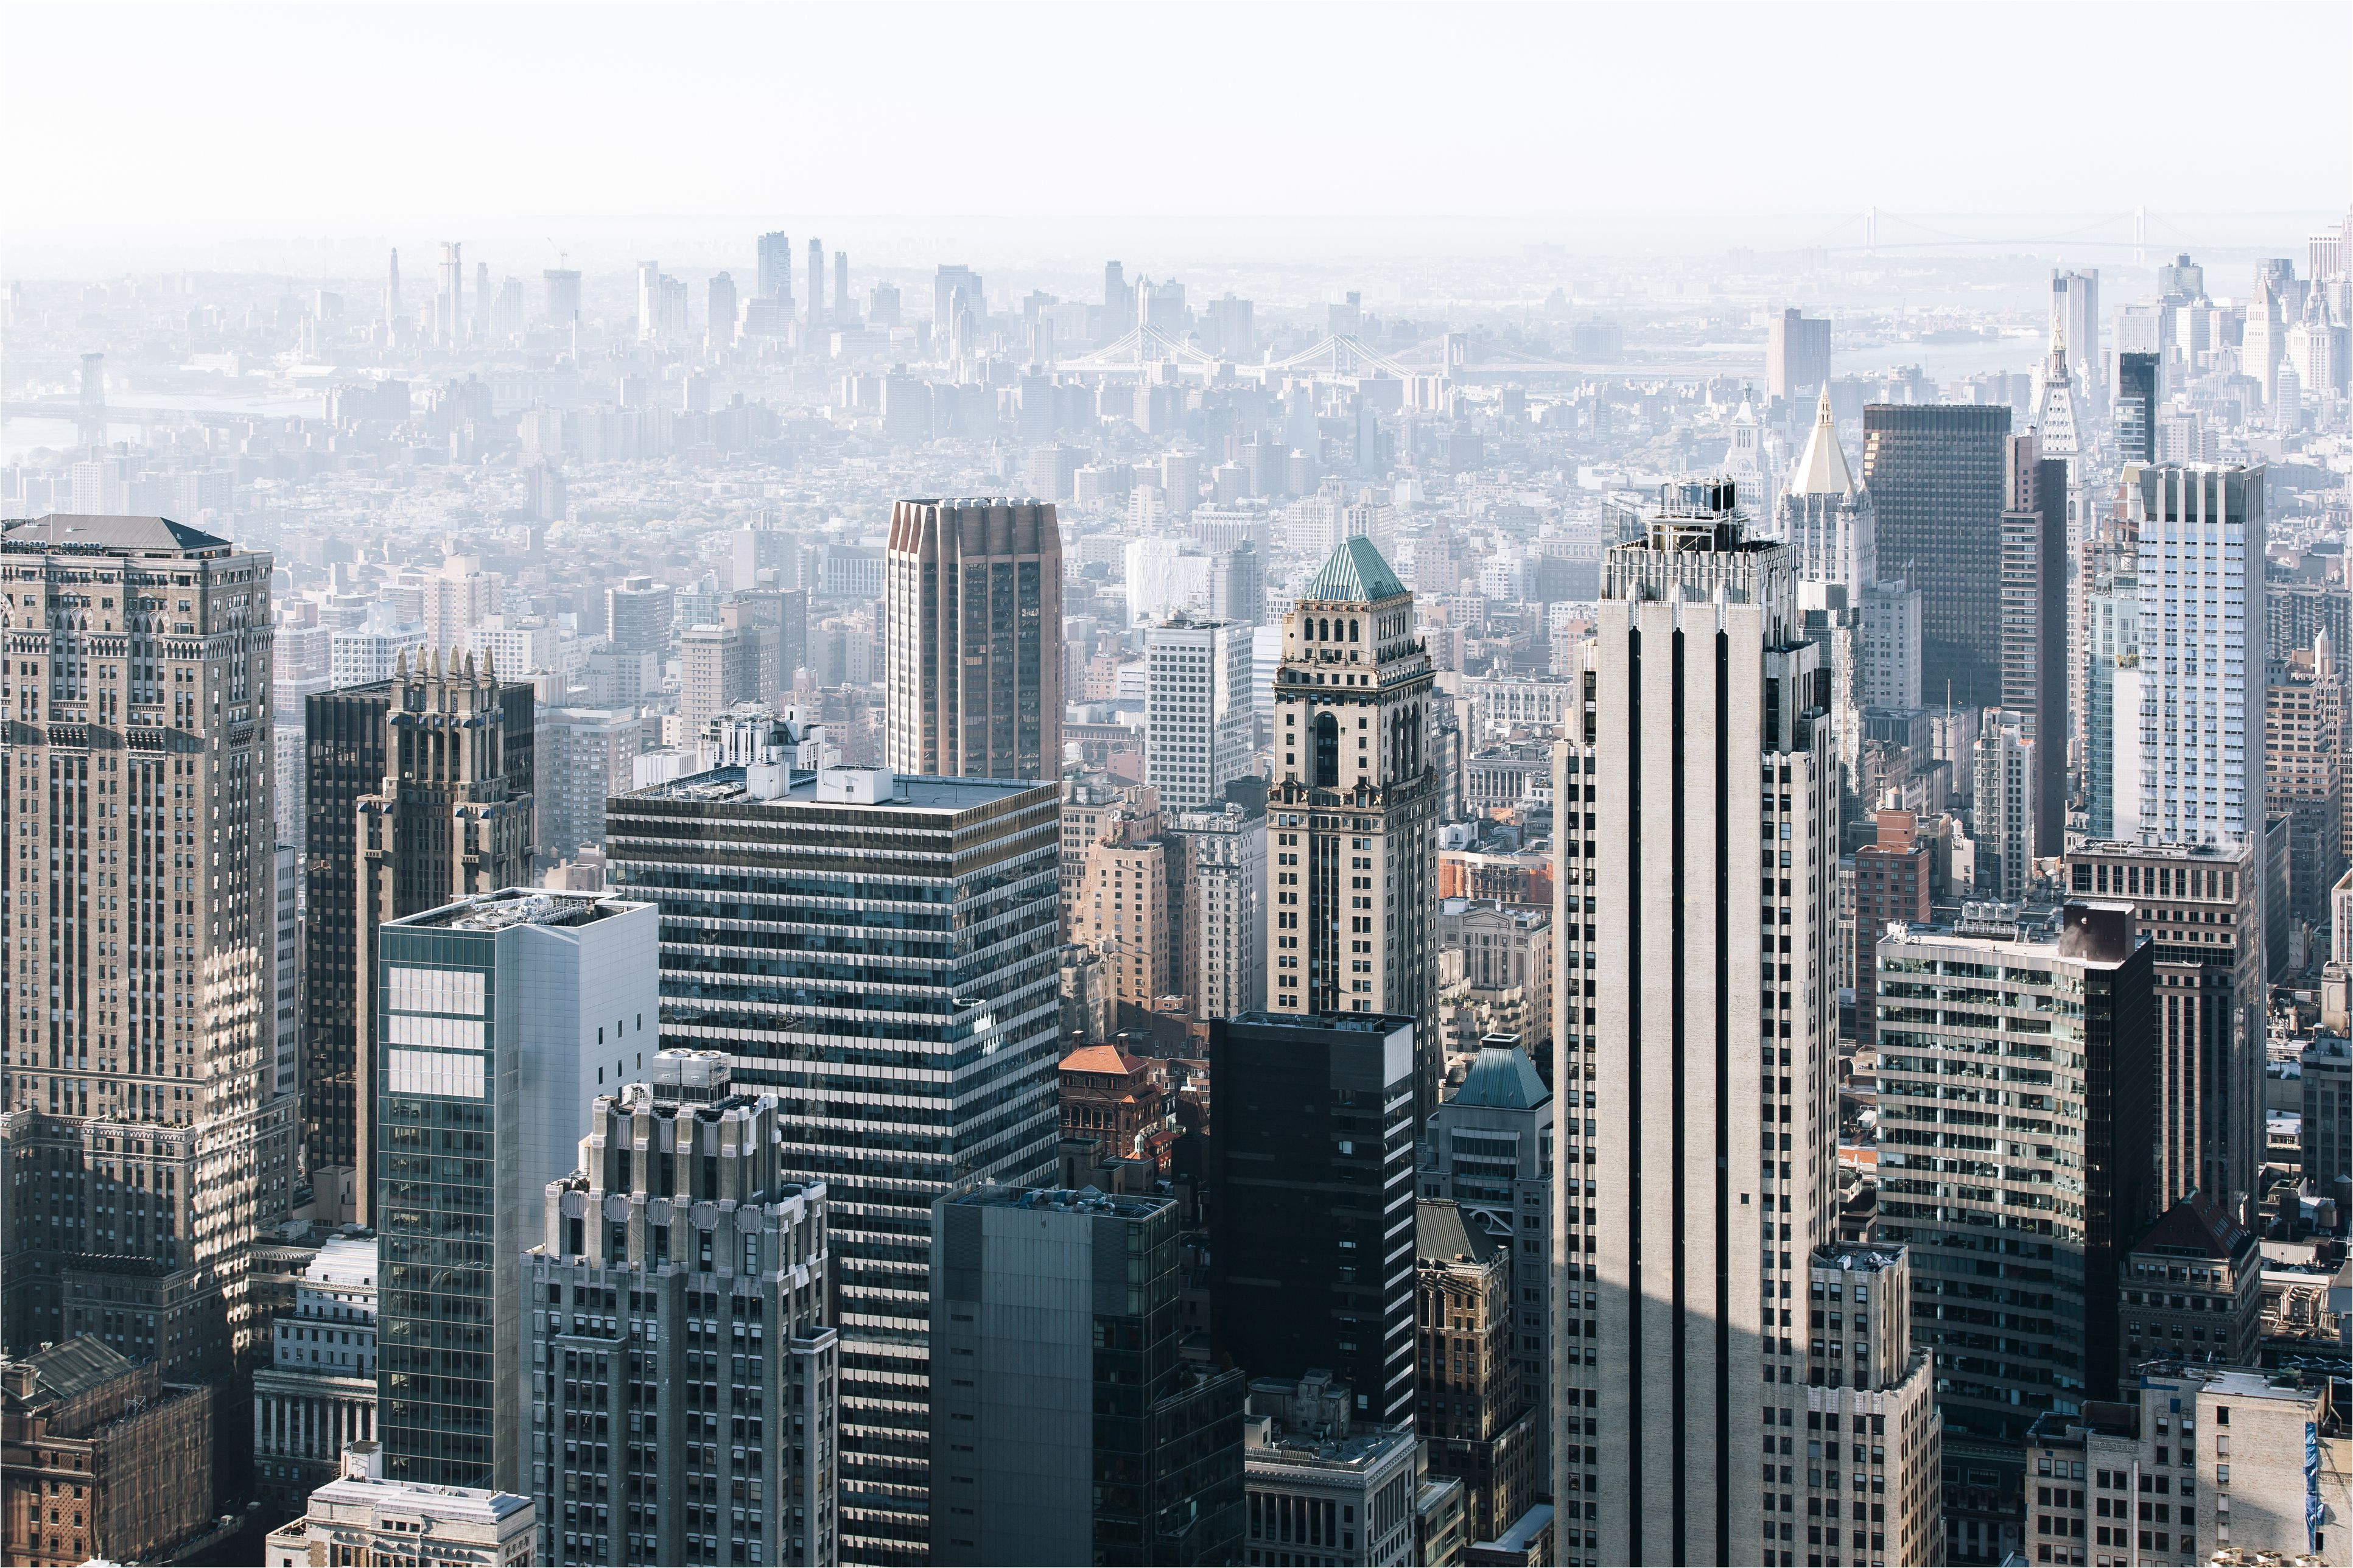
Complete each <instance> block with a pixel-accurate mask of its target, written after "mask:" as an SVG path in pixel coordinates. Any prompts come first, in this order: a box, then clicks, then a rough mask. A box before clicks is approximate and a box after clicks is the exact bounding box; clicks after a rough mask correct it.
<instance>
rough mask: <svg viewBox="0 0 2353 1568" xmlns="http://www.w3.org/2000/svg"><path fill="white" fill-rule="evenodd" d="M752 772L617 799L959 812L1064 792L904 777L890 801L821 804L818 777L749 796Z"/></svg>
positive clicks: (730, 772) (729, 772)
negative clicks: (1042, 792)
mask: <svg viewBox="0 0 2353 1568" xmlns="http://www.w3.org/2000/svg"><path fill="white" fill-rule="evenodd" d="M748 773H749V770H748V769H744V768H710V769H706V770H705V771H703V772H702V773H689V774H687V775H686V776H684V777H683V778H676V779H672V780H670V782H669V783H667V784H649V785H648V786H647V787H646V788H644V789H638V790H631V791H629V792H628V794H627V795H622V796H619V797H618V798H620V799H623V800H691V801H702V802H707V803H709V804H712V805H824V806H835V805H839V806H840V807H841V808H842V809H843V810H846V811H894V810H895V811H961V810H964V809H965V808H967V807H971V806H976V805H996V804H997V802H998V801H1001V800H1006V799H1009V798H1010V797H1012V796H1014V795H1020V794H1023V793H1024V792H1026V791H1029V790H1034V789H1052V790H1053V791H1054V792H1055V798H1056V799H1057V800H1059V799H1060V788H1061V786H1060V784H1056V783H1053V782H1051V781H1048V780H1042V779H966V778H933V777H929V776H926V775H923V774H918V773H901V774H899V775H898V776H897V778H896V780H895V781H894V784H895V787H894V788H893V790H892V793H891V795H889V796H888V797H887V798H884V799H880V800H877V801H875V802H873V803H872V804H871V805H866V804H862V803H860V804H853V803H850V802H847V801H821V800H819V799H818V790H817V774H816V773H793V774H792V775H791V781H790V782H789V783H788V784H786V786H785V789H784V793H782V794H781V795H771V796H766V797H762V796H757V795H754V794H753V793H752V791H751V787H750V784H749V782H748V778H747V774H748Z"/></svg>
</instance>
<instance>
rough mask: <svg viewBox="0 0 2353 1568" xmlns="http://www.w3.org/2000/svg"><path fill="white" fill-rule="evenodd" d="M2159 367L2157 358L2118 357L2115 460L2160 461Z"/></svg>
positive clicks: (2155, 356)
mask: <svg viewBox="0 0 2353 1568" xmlns="http://www.w3.org/2000/svg"><path fill="white" fill-rule="evenodd" d="M2157 364H2158V356H2157V355H2155V354H2142V353H2130V352H2126V353H2119V354H2117V355H2116V460H2117V461H2118V462H2119V463H2124V464H2132V463H2154V462H2156V461H2157Z"/></svg>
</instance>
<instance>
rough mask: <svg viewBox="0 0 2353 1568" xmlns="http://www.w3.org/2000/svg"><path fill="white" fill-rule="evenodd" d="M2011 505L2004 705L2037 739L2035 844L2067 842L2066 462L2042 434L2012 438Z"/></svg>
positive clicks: (2048, 849) (2004, 539)
mask: <svg viewBox="0 0 2353 1568" xmlns="http://www.w3.org/2000/svg"><path fill="white" fill-rule="evenodd" d="M2067 477H2068V465H2067V464H2066V463H2065V462H2063V461H2061V460H2059V459H2057V458H2050V457H2047V456H2045V455H2043V453H2042V449H2041V447H2040V446H2039V444H2038V442H2037V440H2036V433H2035V432H2033V431H2029V432H2027V433H2026V434H2025V435H2023V436H2013V437H2010V504H2009V506H2008V507H2006V508H2004V509H2003V511H2002V514H2001V558H2000V574H2001V643H2000V647H2001V705H2002V707H2003V708H2004V709H2005V710H2008V711H2010V712H2012V713H2015V714H2018V715H2019V716H2020V719H2021V724H2022V728H2023V732H2024V734H2025V735H2026V737H2027V738H2028V739H2029V740H2031V741H2032V742H2034V767H2035V779H2034V806H2033V812H2032V816H2031V840H2030V842H2031V849H2030V851H2029V852H2030V853H2031V854H2033V855H2039V856H2051V855H2057V854H2059V853H2060V852H2061V851H2062V850H2063V849H2064V848H2065V847H2066V842H2065V840H2066V828H2067V734H2068V722H2067V707H2068V696H2069V692H2070V690H2071V688H2072V683H2071V682H2070V681H2069V680H2068V679H2067V648H2068V646H2069V643H2068V635H2067V634H2068V625H2069V621H2070V615H2069V610H2070V605H2071V600H2070V596H2069V595H2068V593H2067V559H2068V556H2067V539H2066V530H2067V521H2066V519H2067V507H2068V490H2069V487H2068V483H2067Z"/></svg>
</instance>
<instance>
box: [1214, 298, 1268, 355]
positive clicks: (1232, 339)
mask: <svg viewBox="0 0 2353 1568" xmlns="http://www.w3.org/2000/svg"><path fill="white" fill-rule="evenodd" d="M1252 314H1253V311H1252V309H1251V305H1250V301H1249V300H1238V299H1236V298H1235V297H1234V296H1233V295H1231V294H1226V295H1221V296H1220V297H1219V298H1218V299H1215V300H1210V301H1209V303H1208V309H1207V310H1204V311H1203V312H1202V315H1203V318H1204V320H1205V321H1206V322H1207V324H1208V328H1209V331H1210V335H1211V336H1212V337H1214V338H1215V340H1216V342H1217V352H1218V357H1219V358H1220V359H1229V360H1232V361H1234V362H1236V363H1248V362H1249V360H1250V355H1251V353H1254V352H1255V351H1256V347H1257V344H1256V337H1257V329H1256V328H1255V326H1254V325H1253V324H1252V321H1251V316H1252Z"/></svg>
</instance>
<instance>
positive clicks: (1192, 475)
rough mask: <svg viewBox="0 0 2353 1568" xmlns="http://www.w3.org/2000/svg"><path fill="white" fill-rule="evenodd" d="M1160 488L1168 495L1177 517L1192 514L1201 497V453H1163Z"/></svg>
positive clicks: (1161, 456) (1172, 509)
mask: <svg viewBox="0 0 2353 1568" xmlns="http://www.w3.org/2000/svg"><path fill="white" fill-rule="evenodd" d="M1160 489H1161V490H1162V491H1163V492H1164V493H1165V494H1166V496H1167V497H1168V510H1169V511H1170V512H1172V513H1173V514H1175V515H1176V516H1177V517H1187V516H1190V515H1191V514H1192V511H1193V508H1194V507H1195V506H1196V505H1197V504H1198V502H1199V500H1200V499H1201V458H1200V454H1199V453H1198V452H1174V451H1172V452H1163V453H1161V454H1160Z"/></svg>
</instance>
